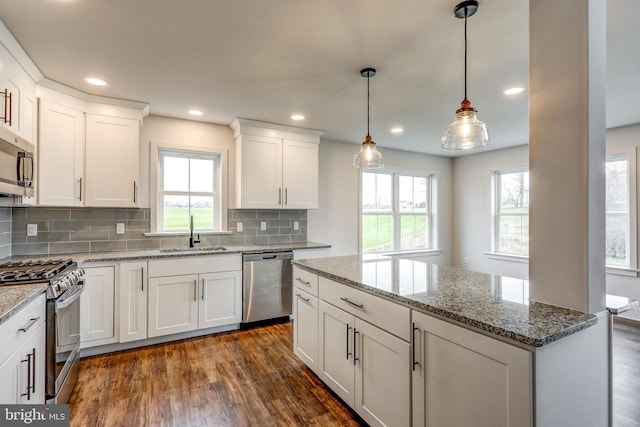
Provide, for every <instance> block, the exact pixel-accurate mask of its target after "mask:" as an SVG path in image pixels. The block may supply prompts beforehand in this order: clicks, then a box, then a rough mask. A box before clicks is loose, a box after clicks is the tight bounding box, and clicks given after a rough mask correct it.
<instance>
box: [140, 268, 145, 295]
mask: <svg viewBox="0 0 640 427" xmlns="http://www.w3.org/2000/svg"><path fill="white" fill-rule="evenodd" d="M140 290H141V291H142V292H144V267H141V268H140Z"/></svg>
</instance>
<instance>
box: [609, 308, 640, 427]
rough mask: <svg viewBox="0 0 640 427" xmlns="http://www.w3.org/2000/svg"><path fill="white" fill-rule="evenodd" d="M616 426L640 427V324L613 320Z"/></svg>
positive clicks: (617, 319)
mask: <svg viewBox="0 0 640 427" xmlns="http://www.w3.org/2000/svg"><path fill="white" fill-rule="evenodd" d="M613 426H614V427H640V323H638V322H633V321H628V320H624V319H619V318H614V323H613Z"/></svg>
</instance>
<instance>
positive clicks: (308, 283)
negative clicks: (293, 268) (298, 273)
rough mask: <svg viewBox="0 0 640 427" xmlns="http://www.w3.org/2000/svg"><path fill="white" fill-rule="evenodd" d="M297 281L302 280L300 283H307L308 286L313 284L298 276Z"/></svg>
mask: <svg viewBox="0 0 640 427" xmlns="http://www.w3.org/2000/svg"><path fill="white" fill-rule="evenodd" d="M296 282H300V283H302V284H303V285H307V286H309V285H311V282H306V281H304V280H302V279H301V278H299V277H296Z"/></svg>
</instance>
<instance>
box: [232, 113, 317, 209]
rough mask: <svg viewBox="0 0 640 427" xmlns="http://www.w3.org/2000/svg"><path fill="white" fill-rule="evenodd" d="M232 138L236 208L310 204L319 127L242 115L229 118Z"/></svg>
mask: <svg viewBox="0 0 640 427" xmlns="http://www.w3.org/2000/svg"><path fill="white" fill-rule="evenodd" d="M231 128H232V129H233V131H234V138H235V140H236V207H237V208H238V209H316V208H317V207H318V144H319V143H320V135H321V134H322V132H320V131H315V130H309V129H301V128H294V127H288V126H280V125H275V124H271V123H264V122H257V121H253V120H246V119H235V120H234V121H233V122H232V123H231Z"/></svg>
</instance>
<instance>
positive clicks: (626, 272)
mask: <svg viewBox="0 0 640 427" xmlns="http://www.w3.org/2000/svg"><path fill="white" fill-rule="evenodd" d="M606 268H607V274H613V275H615V276H627V277H639V276H640V274H639V273H640V271H638V270H636V269H634V268H629V267H610V266H607V267H606Z"/></svg>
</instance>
